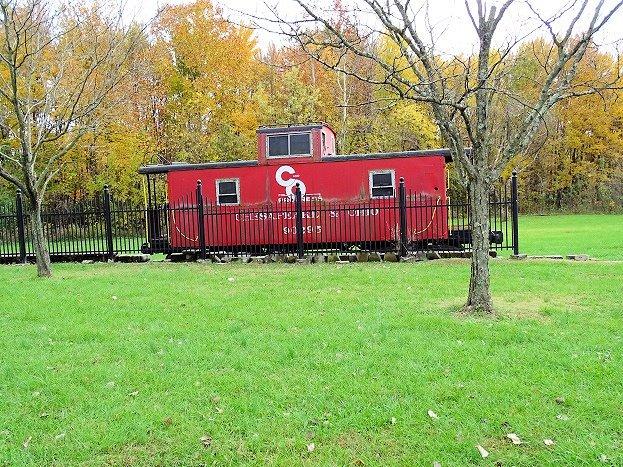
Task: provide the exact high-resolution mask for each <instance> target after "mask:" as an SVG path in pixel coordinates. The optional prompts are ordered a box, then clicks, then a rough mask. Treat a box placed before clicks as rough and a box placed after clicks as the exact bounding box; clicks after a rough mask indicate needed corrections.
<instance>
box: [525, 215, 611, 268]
mask: <svg viewBox="0 0 623 467" xmlns="http://www.w3.org/2000/svg"><path fill="white" fill-rule="evenodd" d="M519 246H520V250H521V252H522V253H527V254H530V255H568V254H583V253H584V254H588V255H590V256H591V257H593V258H597V259H610V260H623V215H621V214H580V215H577V214H576V215H550V216H519Z"/></svg>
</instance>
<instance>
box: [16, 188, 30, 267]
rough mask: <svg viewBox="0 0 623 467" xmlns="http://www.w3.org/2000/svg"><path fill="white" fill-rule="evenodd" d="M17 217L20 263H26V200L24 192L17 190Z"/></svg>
mask: <svg viewBox="0 0 623 467" xmlns="http://www.w3.org/2000/svg"><path fill="white" fill-rule="evenodd" d="M15 215H16V217H17V238H18V241H19V262H20V263H24V264H25V263H26V260H27V258H26V226H25V225H24V224H25V219H24V200H23V199H22V190H20V189H19V188H18V189H17V195H16V196H15Z"/></svg>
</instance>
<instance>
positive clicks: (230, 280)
mask: <svg viewBox="0 0 623 467" xmlns="http://www.w3.org/2000/svg"><path fill="white" fill-rule="evenodd" d="M227 280H228V281H229V282H234V281H235V280H236V279H234V278H233V277H228V278H227Z"/></svg>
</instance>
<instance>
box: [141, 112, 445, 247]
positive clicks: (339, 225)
mask: <svg viewBox="0 0 623 467" xmlns="http://www.w3.org/2000/svg"><path fill="white" fill-rule="evenodd" d="M257 144H258V159H257V160H253V161H234V162H210V163H200V164H186V163H173V164H166V165H150V166H146V167H142V168H141V169H140V170H139V172H140V173H142V174H145V175H147V177H148V186H150V187H152V183H153V180H154V177H155V176H158V175H164V176H165V177H166V195H167V196H166V198H167V199H166V205H167V209H166V214H165V216H166V219H165V222H162V220H157V221H155V222H153V224H154V225H155V227H152V228H151V229H150V230H151V234H150V244H149V245H147V247H146V249H148V250H149V252H154V251H168V252H172V251H181V250H189V249H190V250H192V249H196V248H197V247H198V244H199V241H200V240H199V231H200V230H201V229H200V228H198V226H197V223H196V222H193V220H192V219H195V218H196V216H195V215H194V214H191V215H190V216H189V214H188V213H189V212H193V210H195V209H197V207H198V203H197V199H198V198H197V196H196V187H197V184H198V182H200V186H201V192H202V200H203V201H202V206H201V208H202V212H203V219H204V220H203V223H204V225H203V232H202V233H203V236H204V242H205V245H207V246H208V248H209V249H210V250H211V251H220V250H222V251H227V250H232V249H239V250H240V249H242V248H243V247H244V246H253V247H254V248H259V247H262V246H265V247H267V248H270V249H272V250H273V251H278V250H279V248H280V247H283V248H284V249H287V248H286V247H289V246H292V244H293V243H294V242H296V229H297V224H296V211H295V206H294V200H295V198H296V193H297V190H300V200H301V201H302V203H303V206H304V209H303V212H302V217H303V222H302V226H300V227H299V228H302V231H303V240H304V243H305V244H306V245H326V244H331V245H344V246H345V247H348V246H349V245H350V246H352V245H358V244H361V243H362V242H365V243H366V244H368V245H371V244H375V245H378V246H382V247H383V248H385V249H388V248H392V245H394V246H395V244H396V241H397V236H398V223H399V219H398V211H397V209H396V207H397V201H396V199H397V194H398V188H399V181H400V180H404V186H406V187H407V188H408V190H409V191H410V192H412V193H417V196H418V197H419V203H420V204H421V205H426V208H425V209H424V208H422V209H419V210H417V211H413V210H411V211H410V214H409V220H408V223H407V237H408V238H407V239H408V241H409V242H410V243H416V242H428V243H431V242H436V243H440V244H442V243H443V242H444V241H446V242H447V241H448V239H449V237H450V235H451V233H450V232H449V228H448V223H447V218H448V213H447V207H448V203H447V201H448V200H447V196H446V189H447V186H446V184H447V176H446V165H447V163H448V162H450V161H451V156H450V153H449V151H448V150H446V149H435V150H425V151H404V152H393V153H379V154H348V155H338V154H336V137H335V133H334V131H333V130H332V129H331V127H330V126H328V125H327V124H324V123H319V124H310V125H288V126H271V127H262V128H260V129H258V131H257ZM150 180H151V182H150ZM153 187H155V184H153ZM149 195H150V204H151V197H152V196H153V193H152V189H151V188H150V193H149ZM154 204H155V202H154ZM204 204H205V206H204ZM345 206H347V207H348V208H346V207H345ZM193 216H195V217H193ZM433 221H434V222H433ZM150 223H152V222H151V221H150ZM156 224H157V225H156ZM162 225H165V227H164V230H166V231H165V232H162V231H161V230H162V227H161V226H162Z"/></svg>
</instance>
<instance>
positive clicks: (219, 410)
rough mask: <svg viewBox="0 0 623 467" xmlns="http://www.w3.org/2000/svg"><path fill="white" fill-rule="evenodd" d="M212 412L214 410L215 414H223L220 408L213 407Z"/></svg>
mask: <svg viewBox="0 0 623 467" xmlns="http://www.w3.org/2000/svg"><path fill="white" fill-rule="evenodd" d="M214 410H216V413H223V409H221V408H220V407H215V408H214Z"/></svg>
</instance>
